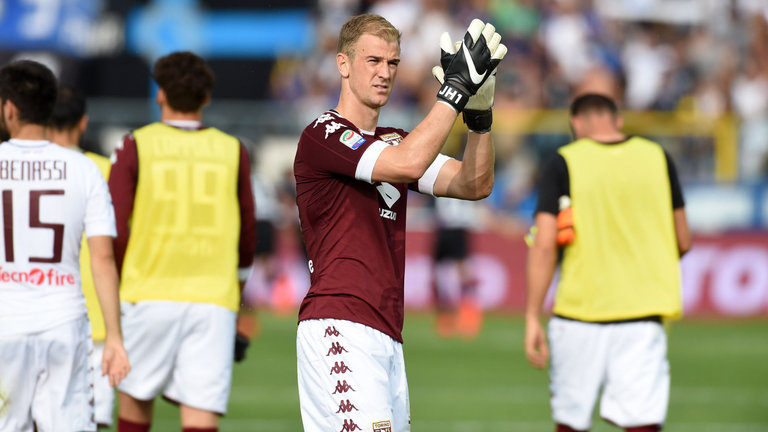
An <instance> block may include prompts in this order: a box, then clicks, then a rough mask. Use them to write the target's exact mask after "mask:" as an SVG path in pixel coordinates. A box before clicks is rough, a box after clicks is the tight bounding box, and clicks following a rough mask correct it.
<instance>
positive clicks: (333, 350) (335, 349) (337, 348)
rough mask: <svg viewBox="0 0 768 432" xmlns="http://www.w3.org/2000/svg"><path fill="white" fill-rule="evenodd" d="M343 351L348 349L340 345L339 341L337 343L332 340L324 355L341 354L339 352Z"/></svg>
mask: <svg viewBox="0 0 768 432" xmlns="http://www.w3.org/2000/svg"><path fill="white" fill-rule="evenodd" d="M343 352H349V351H347V349H346V348H344V347H343V346H341V344H340V343H338V342H333V343H332V344H331V349H329V350H328V354H326V355H325V356H326V357H328V356H329V355H331V354H333V355H339V354H341V353H343Z"/></svg>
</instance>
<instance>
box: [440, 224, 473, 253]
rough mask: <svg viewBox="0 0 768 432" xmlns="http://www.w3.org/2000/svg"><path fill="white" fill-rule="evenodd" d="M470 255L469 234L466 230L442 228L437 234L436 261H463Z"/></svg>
mask: <svg viewBox="0 0 768 432" xmlns="http://www.w3.org/2000/svg"><path fill="white" fill-rule="evenodd" d="M468 254H469V232H468V231H467V230H466V229H464V228H440V229H438V230H437V233H436V234H435V260H436V261H443V260H462V259H465V258H466V257H467V255H468Z"/></svg>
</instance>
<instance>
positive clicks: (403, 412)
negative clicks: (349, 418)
mask: <svg viewBox="0 0 768 432" xmlns="http://www.w3.org/2000/svg"><path fill="white" fill-rule="evenodd" d="M392 342H393V350H394V352H395V356H394V359H393V362H392V371H391V372H390V393H391V394H392V418H393V421H392V431H409V430H411V400H410V396H409V394H408V379H407V377H406V375H405V359H404V357H403V345H402V344H401V343H398V342H396V341H394V340H393V341H392ZM374 430H375V428H374ZM382 430H387V429H382Z"/></svg>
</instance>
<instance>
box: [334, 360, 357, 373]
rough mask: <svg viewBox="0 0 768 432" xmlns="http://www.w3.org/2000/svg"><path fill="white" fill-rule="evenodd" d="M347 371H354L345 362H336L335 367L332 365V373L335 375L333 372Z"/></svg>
mask: <svg viewBox="0 0 768 432" xmlns="http://www.w3.org/2000/svg"><path fill="white" fill-rule="evenodd" d="M347 372H352V369H350V368H348V367H347V365H345V364H344V362H341V364H339V362H335V363H334V365H333V367H331V373H330V375H333V374H336V375H339V374H344V373H347Z"/></svg>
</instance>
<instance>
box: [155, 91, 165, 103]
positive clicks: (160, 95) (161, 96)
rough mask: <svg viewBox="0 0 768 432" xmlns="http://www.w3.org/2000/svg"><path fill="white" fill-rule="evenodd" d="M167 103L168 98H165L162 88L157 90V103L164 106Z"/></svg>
mask: <svg viewBox="0 0 768 432" xmlns="http://www.w3.org/2000/svg"><path fill="white" fill-rule="evenodd" d="M165 102H166V96H165V90H163V89H162V88H159V89H157V95H155V103H156V104H158V105H161V106H162V105H163V104H165Z"/></svg>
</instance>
